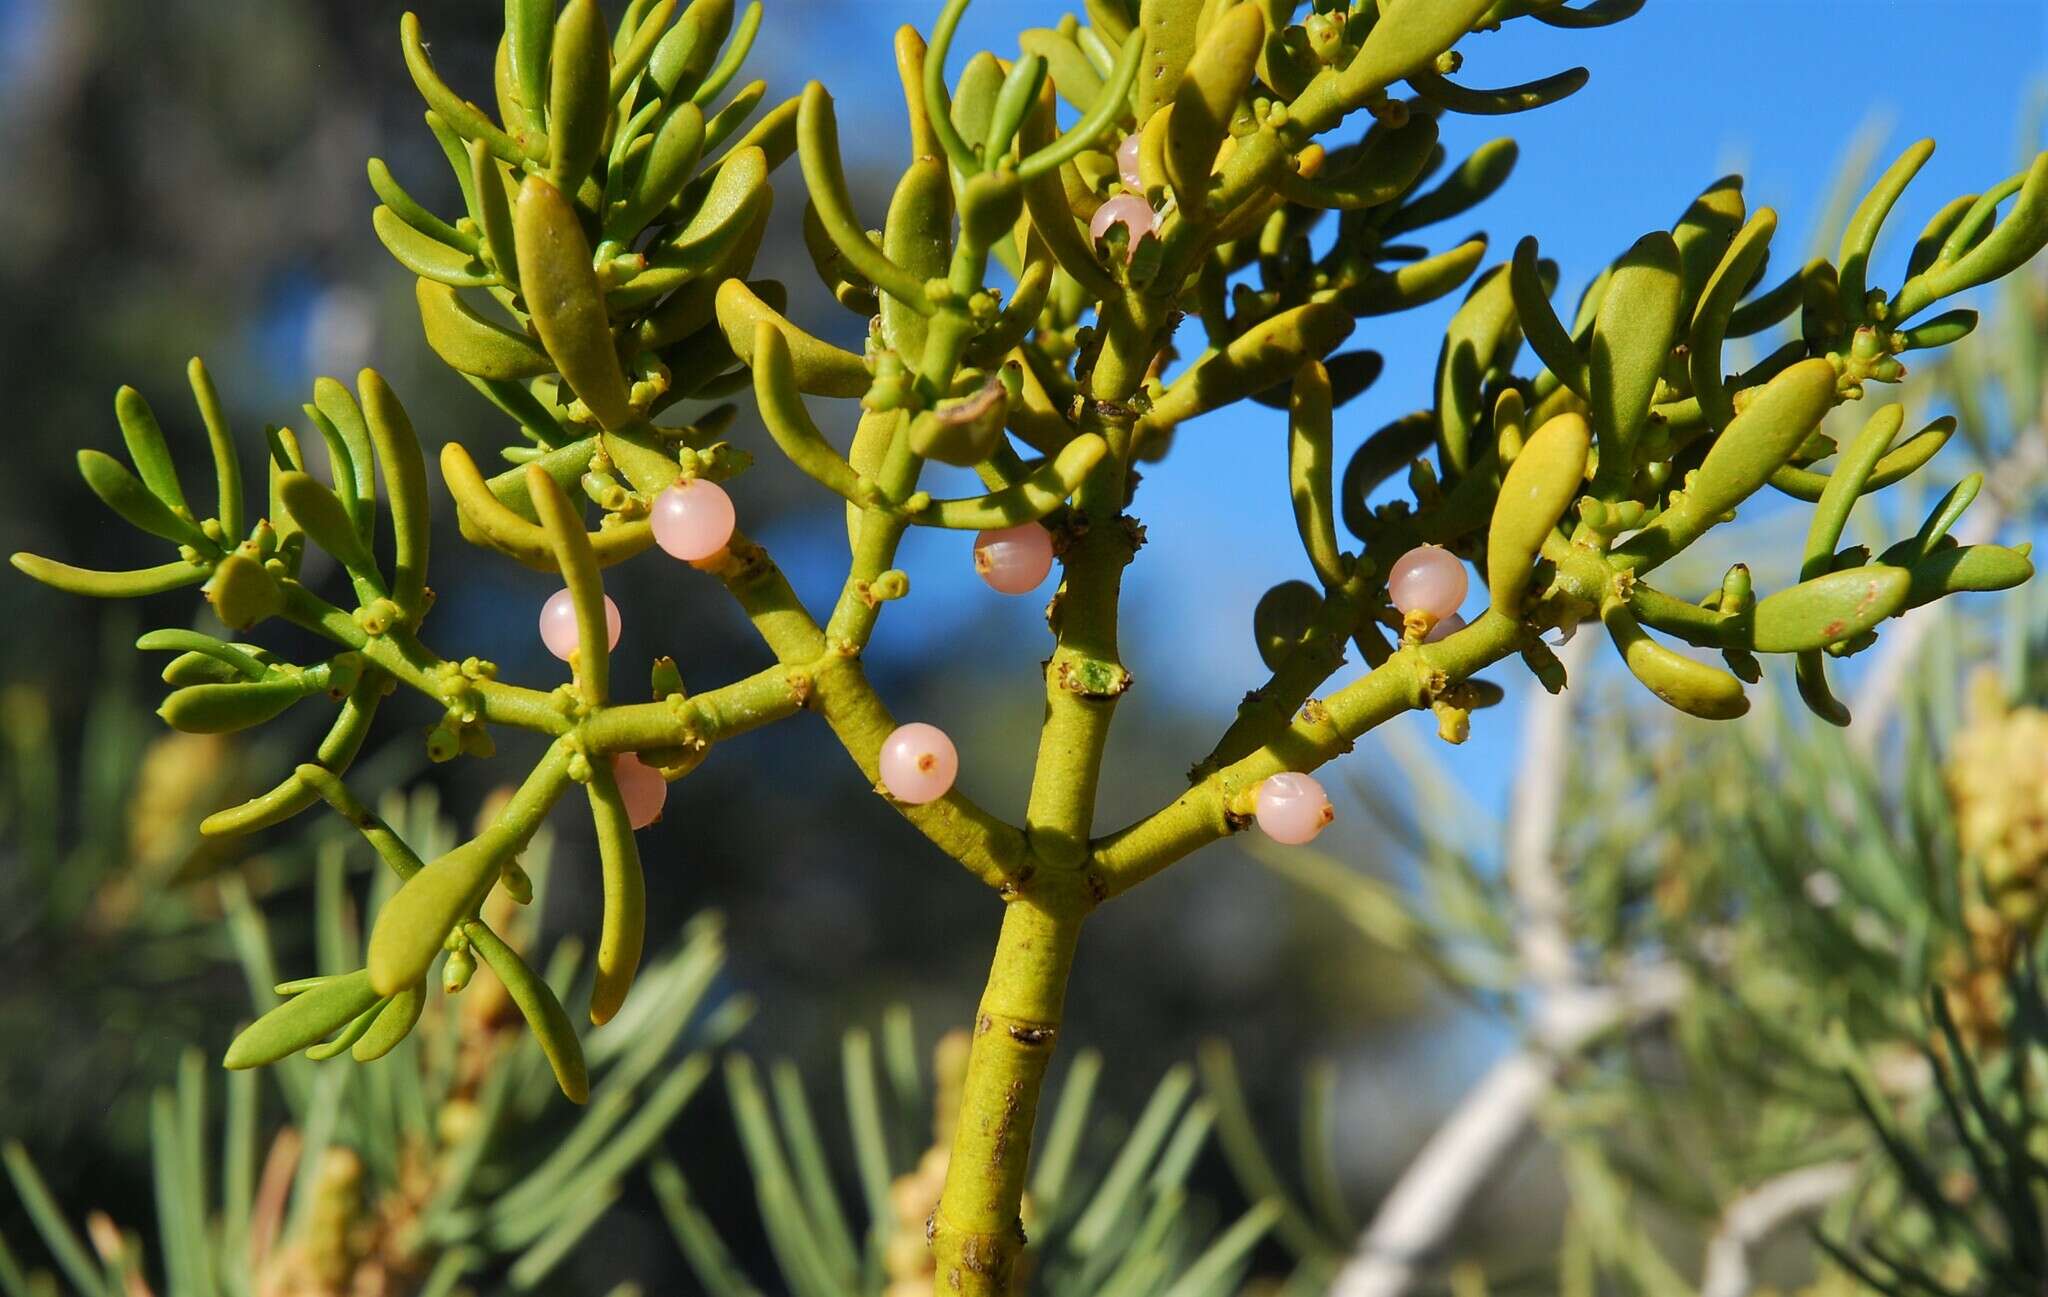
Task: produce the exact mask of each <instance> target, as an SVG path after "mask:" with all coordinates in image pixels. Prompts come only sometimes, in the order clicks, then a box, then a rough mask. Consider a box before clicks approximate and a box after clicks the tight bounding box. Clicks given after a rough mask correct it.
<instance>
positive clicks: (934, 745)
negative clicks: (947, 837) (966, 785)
mask: <svg viewBox="0 0 2048 1297" xmlns="http://www.w3.org/2000/svg"><path fill="white" fill-rule="evenodd" d="M959 773H960V754H959V753H958V752H955V751H954V750H953V740H951V739H949V738H947V737H946V731H944V730H942V729H940V728H939V727H938V726H936V725H927V724H925V723H924V722H923V721H912V722H911V723H910V724H908V725H898V726H897V727H896V728H895V729H894V730H893V731H891V732H890V734H889V737H888V738H886V739H883V740H882V786H883V787H884V788H887V789H888V790H889V796H891V797H893V798H895V799H896V800H897V801H899V802H903V803H905V804H906V805H910V806H922V805H924V804H925V803H926V802H930V801H937V800H938V799H939V798H941V797H944V796H945V795H946V792H947V790H948V789H950V788H952V786H953V777H954V776H955V775H957V774H959Z"/></svg>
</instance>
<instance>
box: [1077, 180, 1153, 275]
mask: <svg viewBox="0 0 2048 1297" xmlns="http://www.w3.org/2000/svg"><path fill="white" fill-rule="evenodd" d="M1118 224H1121V225H1122V226H1123V227H1124V235H1125V237H1126V238H1127V239H1128V240H1129V242H1128V243H1127V244H1126V245H1125V252H1124V260H1126V261H1128V260H1130V258H1131V255H1132V254H1133V253H1135V252H1136V251H1137V250H1138V244H1139V243H1140V242H1141V241H1143V240H1145V239H1149V238H1151V237H1152V232H1153V230H1155V229H1157V228H1158V226H1159V215H1158V213H1156V212H1154V211H1153V210H1152V205H1151V204H1150V203H1147V202H1146V201H1145V200H1144V199H1142V198H1140V197H1138V196H1137V195H1136V194H1118V195H1117V196H1116V197H1114V198H1112V199H1110V200H1109V201H1108V202H1106V203H1104V204H1103V205H1102V206H1100V207H1098V208H1096V209H1095V219H1093V220H1091V221H1089V222H1088V238H1089V241H1090V242H1094V241H1096V240H1099V239H1100V238H1102V236H1103V235H1105V234H1107V233H1109V227H1110V226H1112V225H1118Z"/></svg>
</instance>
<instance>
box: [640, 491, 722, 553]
mask: <svg viewBox="0 0 2048 1297" xmlns="http://www.w3.org/2000/svg"><path fill="white" fill-rule="evenodd" d="M651 521H652V522H653V524H654V543H655V544H657V545H659V546H661V547H662V549H664V550H666V551H667V552H668V553H669V554H671V555H673V556H674V557H676V558H679V559H681V560H683V561H684V562H685V563H696V562H701V561H702V560H704V559H707V558H710V557H711V556H712V555H713V554H716V553H717V552H718V551H720V550H722V549H724V548H725V547H726V544H727V543H728V542H729V541H731V540H732V528H733V522H734V516H733V510H732V497H731V496H729V495H727V494H726V493H725V488H724V487H722V486H720V485H718V483H716V482H707V481H705V480H704V479H703V478H701V477H693V478H688V479H685V480H684V481H681V482H678V483H676V484H675V485H674V486H672V487H670V488H669V489H668V490H666V491H663V492H662V493H661V494H660V495H658V496H656V497H655V500H654V514H653V517H652V519H651Z"/></svg>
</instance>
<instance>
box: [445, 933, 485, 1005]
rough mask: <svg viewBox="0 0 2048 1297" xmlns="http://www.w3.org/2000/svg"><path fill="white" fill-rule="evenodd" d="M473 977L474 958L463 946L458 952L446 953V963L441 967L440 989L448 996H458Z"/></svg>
mask: <svg viewBox="0 0 2048 1297" xmlns="http://www.w3.org/2000/svg"><path fill="white" fill-rule="evenodd" d="M474 976H476V956H475V955H472V954H470V953H469V947H468V945H466V944H465V945H464V946H463V947H462V949H460V950H452V951H450V952H448V962H447V963H445V964H443V965H441V989H442V991H444V992H446V993H447V994H449V995H460V994H462V989H463V988H464V987H466V986H468V985H469V979H470V978H472V977H474Z"/></svg>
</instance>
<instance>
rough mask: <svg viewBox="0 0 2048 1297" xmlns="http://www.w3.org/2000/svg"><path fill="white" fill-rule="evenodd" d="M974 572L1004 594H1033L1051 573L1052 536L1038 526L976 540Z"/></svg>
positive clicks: (983, 535) (988, 533)
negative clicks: (1047, 574)
mask: <svg viewBox="0 0 2048 1297" xmlns="http://www.w3.org/2000/svg"><path fill="white" fill-rule="evenodd" d="M974 570H975V571H977V572H979V573H981V579H982V580H984V581H986V582H988V583H989V585H990V586H991V587H992V588H993V589H995V590H997V591H999V592H1001V593H1003V594H1030V593H1031V592H1032V591H1033V590H1036V589H1037V588H1038V584H1039V582H1041V581H1043V580H1045V574H1046V573H1048V572H1050V571H1052V533H1050V532H1048V531H1047V530H1046V529H1045V528H1043V527H1041V526H1039V525H1038V524H1037V523H1035V522H1026V523H1020V524H1018V525H1017V526H1015V527H1005V528H1003V529H1002V530H1000V531H985V532H983V533H981V535H979V536H976V537H975V538H974Z"/></svg>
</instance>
